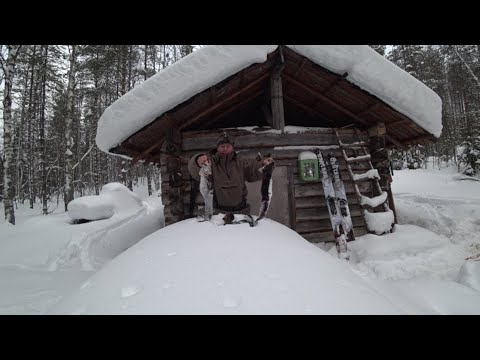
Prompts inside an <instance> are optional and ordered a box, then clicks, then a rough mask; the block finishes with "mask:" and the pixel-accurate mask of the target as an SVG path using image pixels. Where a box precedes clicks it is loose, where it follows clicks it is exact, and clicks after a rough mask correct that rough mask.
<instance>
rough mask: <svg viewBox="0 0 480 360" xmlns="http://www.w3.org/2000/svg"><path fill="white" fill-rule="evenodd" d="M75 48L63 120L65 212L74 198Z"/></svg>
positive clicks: (72, 52) (71, 58)
mask: <svg viewBox="0 0 480 360" xmlns="http://www.w3.org/2000/svg"><path fill="white" fill-rule="evenodd" d="M75 51H76V46H75V45H72V51H71V53H70V71H69V75H68V85H67V116H66V120H65V144H66V149H65V153H64V156H65V190H64V195H63V196H64V202H65V212H66V211H67V210H68V209H67V206H68V203H69V202H70V201H72V200H73V198H74V187H73V169H72V167H73V163H72V160H73V151H72V150H73V145H74V141H73V136H72V126H73V117H74V113H75V112H74V102H73V100H74V99H73V89H74V87H75V71H76V66H75V62H76V53H75Z"/></svg>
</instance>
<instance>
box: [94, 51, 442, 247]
mask: <svg viewBox="0 0 480 360" xmlns="http://www.w3.org/2000/svg"><path fill="white" fill-rule="evenodd" d="M441 108H442V103H441V100H440V98H439V96H438V95H437V94H436V93H435V92H433V91H432V90H431V89H429V88H428V87H427V86H426V85H425V84H423V83H422V82H420V81H419V80H417V79H416V78H414V77H413V76H411V75H410V74H408V73H406V72H405V71H403V70H402V69H400V68H399V67H397V66H396V65H395V64H393V63H391V62H390V61H388V60H387V59H385V58H384V57H383V56H381V55H379V54H377V53H376V52H375V51H374V50H372V49H371V48H370V47H369V46H367V45H229V46H227V45H222V46H214V45H210V46H205V47H202V48H200V49H199V50H196V51H194V52H193V53H191V54H189V55H187V56H186V57H184V58H182V59H181V60H179V61H178V62H176V63H174V64H172V65H170V66H168V67H167V68H165V69H163V70H161V71H159V72H158V73H157V74H155V75H154V76H152V77H151V78H149V79H147V80H146V81H145V82H143V83H141V84H139V85H138V86H136V87H135V88H134V89H132V90H131V91H130V92H128V93H126V94H125V95H123V96H122V97H120V98H119V99H118V100H117V101H115V102H114V103H113V104H112V105H111V106H110V107H108V108H107V109H106V110H105V112H104V113H103V115H102V117H101V118H100V120H99V124H98V129H97V137H96V142H97V145H98V147H99V148H100V149H101V150H102V151H105V152H107V153H110V154H114V155H117V156H122V157H125V158H128V159H131V161H132V163H133V164H135V163H137V162H138V161H142V162H145V163H155V164H158V165H159V166H160V168H161V196H162V202H163V204H164V206H165V208H164V215H165V225H166V226H168V225H169V224H173V223H176V222H178V221H181V220H184V219H187V218H190V217H195V216H197V215H198V214H200V213H201V211H202V206H203V199H202V197H201V195H200V193H199V192H198V184H197V183H196V181H194V180H193V179H192V178H191V176H190V174H189V173H188V170H187V162H188V160H189V159H190V158H191V156H193V155H195V154H197V153H200V152H207V151H209V150H211V149H212V148H214V147H215V144H216V140H217V139H218V137H219V136H220V135H221V134H222V133H223V132H224V131H227V132H228V133H229V135H230V136H232V137H233V138H234V139H235V150H236V151H237V152H238V153H239V155H240V156H245V157H255V156H256V155H257V154H258V153H260V154H266V153H270V154H272V156H273V158H274V159H275V162H276V166H275V170H274V173H273V191H272V193H273V196H272V200H271V205H270V208H269V212H268V214H267V217H268V218H270V219H273V220H275V221H278V222H280V223H282V224H284V225H286V226H288V227H290V228H291V229H293V230H294V231H296V232H297V233H299V234H300V235H302V236H303V237H304V238H305V239H306V240H308V241H310V242H328V241H334V238H333V235H332V227H331V224H330V218H329V214H328V210H327V205H326V201H325V196H324V192H323V187H322V182H321V180H320V179H319V178H313V179H309V180H308V181H307V180H306V179H305V178H304V177H303V176H301V173H300V172H299V168H300V167H299V155H300V154H301V153H304V152H306V151H307V152H308V151H314V150H315V149H319V150H320V151H321V152H322V153H326V152H329V153H333V154H334V155H335V156H336V158H337V160H338V163H339V165H340V175H341V177H342V179H343V181H344V184H345V189H346V193H347V200H348V205H349V209H350V214H351V216H352V221H353V226H354V233H355V235H356V236H361V235H363V234H366V233H369V232H372V233H377V234H381V233H384V232H388V231H387V229H386V228H384V229H376V226H375V223H378V221H372V220H371V217H372V216H373V215H372V214H374V215H375V214H381V213H383V215H387V217H386V219H390V220H388V221H390V222H392V223H394V222H396V214H395V207H394V197H393V193H392V176H391V175H392V174H391V172H390V169H389V158H388V149H389V148H401V149H405V148H407V147H408V146H410V145H415V144H424V143H427V142H432V141H435V140H436V139H437V138H438V137H439V136H440V134H441ZM300 171H301V170H300ZM377 172H378V176H377V175H376V173H377ZM372 174H373V175H372ZM247 185H248V189H249V198H248V201H249V203H250V205H251V208H252V210H253V209H258V208H259V204H260V190H259V189H260V183H248V184H247ZM393 187H394V182H393ZM369 219H370V220H369ZM384 219H385V216H384ZM380 222H381V221H380ZM387 228H388V226H387ZM390 230H391V228H390Z"/></svg>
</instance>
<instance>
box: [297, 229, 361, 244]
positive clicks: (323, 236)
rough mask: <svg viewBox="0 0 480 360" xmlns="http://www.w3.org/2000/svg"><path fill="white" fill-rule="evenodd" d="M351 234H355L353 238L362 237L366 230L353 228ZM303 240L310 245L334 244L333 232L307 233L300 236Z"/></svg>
mask: <svg viewBox="0 0 480 360" xmlns="http://www.w3.org/2000/svg"><path fill="white" fill-rule="evenodd" d="M353 232H354V234H355V238H358V237H360V236H362V235H365V234H367V233H368V232H367V229H366V228H365V227H363V226H358V227H354V228H353ZM300 235H301V236H302V237H303V238H304V239H305V240H307V241H309V242H311V243H320V242H327V243H330V242H332V243H334V242H335V238H334V237H333V232H332V231H331V230H330V231H323V232H308V233H302V234H300Z"/></svg>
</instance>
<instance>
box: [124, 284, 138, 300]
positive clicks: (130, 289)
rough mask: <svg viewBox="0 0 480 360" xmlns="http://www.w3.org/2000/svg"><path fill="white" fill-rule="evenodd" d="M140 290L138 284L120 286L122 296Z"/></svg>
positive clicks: (130, 294) (127, 295) (131, 294)
mask: <svg viewBox="0 0 480 360" xmlns="http://www.w3.org/2000/svg"><path fill="white" fill-rule="evenodd" d="M141 290H142V286H140V285H130V286H126V287H124V288H122V298H126V297H130V296H133V295H135V294H137V293H139V292H140V291H141Z"/></svg>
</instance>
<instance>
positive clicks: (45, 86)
mask: <svg viewBox="0 0 480 360" xmlns="http://www.w3.org/2000/svg"><path fill="white" fill-rule="evenodd" d="M370 46H371V47H372V48H374V49H375V50H376V51H377V52H378V53H380V54H381V55H383V56H385V57H387V58H388V59H389V60H390V61H392V62H393V63H395V64H396V65H398V66H399V67H401V68H402V69H404V70H405V71H407V72H408V73H410V74H411V75H413V76H414V77H416V78H417V79H419V80H420V81H422V82H423V83H425V84H426V85H427V86H428V87H430V88H431V89H432V90H434V91H435V92H436V93H437V94H438V95H439V96H440V97H441V99H442V101H443V109H442V114H443V119H442V122H443V131H442V135H441V137H440V139H439V140H438V141H437V142H436V143H434V144H430V145H427V146H415V147H411V148H410V149H408V150H406V151H396V150H395V151H392V152H391V154H390V155H391V159H392V164H393V168H394V170H395V169H405V168H408V169H416V168H422V167H424V166H425V163H426V159H427V157H433V158H434V159H435V163H436V164H437V166H438V167H441V166H444V165H445V164H450V165H455V166H456V167H457V168H458V171H459V172H460V173H463V174H465V175H469V176H475V177H478V176H479V175H480V119H479V117H478V115H479V114H480V80H479V77H480V45H392V46H386V45H370ZM199 47H200V46H197V45H69V46H63V45H21V46H18V45H8V46H7V45H0V55H1V57H0V62H1V68H0V84H1V85H0V92H1V96H2V99H3V102H2V105H1V107H2V111H1V116H2V117H1V119H2V120H1V121H0V124H1V125H2V126H1V129H2V130H1V133H2V138H3V142H1V145H0V175H1V178H2V179H3V181H2V182H1V184H0V199H1V201H2V202H3V204H4V206H5V219H6V221H7V222H10V223H11V224H15V208H16V206H17V205H18V204H20V203H22V204H29V205H30V208H33V206H34V204H35V203H39V204H41V205H42V212H43V214H48V213H51V212H52V211H54V210H55V209H56V208H59V207H60V208H62V207H65V210H66V206H67V204H68V203H69V202H70V201H71V200H72V199H74V198H77V197H80V196H85V195H91V194H98V193H99V191H100V189H101V188H102V186H103V185H105V184H107V183H110V182H121V183H123V184H125V185H126V186H127V187H129V188H130V189H132V187H133V185H135V184H136V183H138V182H140V181H146V182H147V184H148V192H149V195H150V194H152V193H153V192H155V191H157V190H159V169H158V168H156V167H155V166H154V165H149V166H145V165H143V164H141V163H140V164H137V165H135V166H131V165H130V163H129V161H127V160H124V159H122V158H119V157H114V156H110V155H107V154H105V153H103V152H102V151H100V150H99V149H98V148H97V147H96V145H95V135H96V130H97V122H98V119H99V118H100V116H101V114H102V113H103V111H104V110H105V109H106V108H107V107H108V106H109V105H110V104H112V103H113V102H114V101H115V100H116V99H118V98H119V97H120V96H122V95H123V94H125V93H126V92H128V91H129V90H130V89H132V88H133V87H135V86H136V85H138V84H139V83H141V82H142V81H145V80H146V79H147V78H149V77H150V76H152V75H154V74H155V73H156V72H158V71H159V70H161V69H163V68H165V67H166V66H168V65H170V64H172V63H173V62H175V61H177V60H179V59H180V58H182V57H183V56H186V55H187V54H189V53H191V52H193V51H195V50H196V49H197V48H199Z"/></svg>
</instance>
